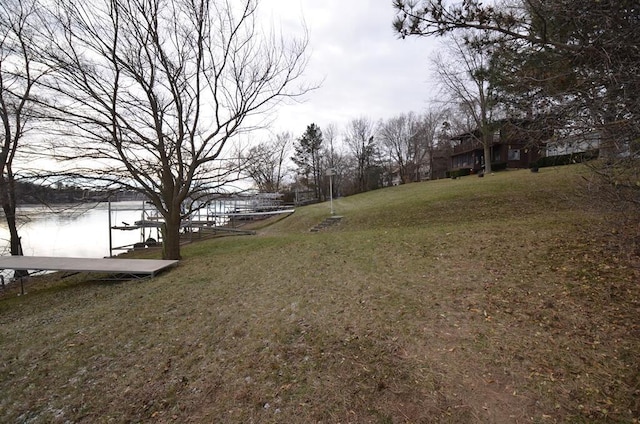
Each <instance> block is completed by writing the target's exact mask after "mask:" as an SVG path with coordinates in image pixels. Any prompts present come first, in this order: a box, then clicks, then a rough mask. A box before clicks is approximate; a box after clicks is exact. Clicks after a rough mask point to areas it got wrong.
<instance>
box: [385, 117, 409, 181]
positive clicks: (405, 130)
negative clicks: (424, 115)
mask: <svg viewBox="0 0 640 424" xmlns="http://www.w3.org/2000/svg"><path fill="white" fill-rule="evenodd" d="M416 121H417V119H416V116H415V115H414V114H413V113H412V112H410V113H408V114H401V115H398V116H395V117H393V118H389V119H388V120H387V121H385V122H383V123H382V125H381V126H380V141H381V143H382V145H383V146H384V148H385V150H386V153H387V155H388V156H389V157H390V159H391V160H392V161H393V162H395V164H396V166H397V167H398V173H399V174H400V182H401V183H402V184H404V183H408V182H410V181H411V178H412V175H411V167H412V165H413V162H412V159H413V158H412V156H413V150H412V148H411V147H412V143H411V140H412V138H413V136H414V135H415V130H416V129H417V125H416Z"/></svg>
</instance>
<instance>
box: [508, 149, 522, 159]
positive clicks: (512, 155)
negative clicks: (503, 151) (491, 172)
mask: <svg viewBox="0 0 640 424" xmlns="http://www.w3.org/2000/svg"><path fill="white" fill-rule="evenodd" d="M509 160H520V149H509Z"/></svg>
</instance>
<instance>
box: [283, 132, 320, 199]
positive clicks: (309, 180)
mask: <svg viewBox="0 0 640 424" xmlns="http://www.w3.org/2000/svg"><path fill="white" fill-rule="evenodd" d="M322 142H323V139H322V130H320V127H318V126H317V125H316V124H310V125H308V126H307V129H306V131H305V132H304V134H303V135H302V137H300V138H299V139H298V143H297V144H296V145H295V154H294V156H293V157H292V158H291V160H293V162H294V163H295V164H296V165H297V167H298V175H299V176H300V177H301V179H302V182H303V184H304V185H305V186H306V187H308V188H309V189H311V190H313V191H314V194H315V196H316V198H317V199H321V198H322V192H321V189H320V187H321V182H322V181H321V178H322V169H321V168H322V164H321V160H320V159H321V155H320V152H321V150H322Z"/></svg>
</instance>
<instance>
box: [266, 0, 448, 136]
mask: <svg viewBox="0 0 640 424" xmlns="http://www.w3.org/2000/svg"><path fill="white" fill-rule="evenodd" d="M260 8H261V9H262V11H261V13H262V14H264V15H266V16H267V17H268V19H271V20H272V21H273V23H274V24H275V25H276V26H280V27H281V28H282V29H283V31H285V32H296V31H297V33H298V34H300V33H301V27H302V25H303V22H304V23H305V24H306V26H307V28H308V31H309V38H310V44H311V45H310V47H311V50H310V51H311V59H310V62H309V65H308V67H307V71H306V78H307V79H308V80H309V81H312V82H313V81H315V82H322V85H321V87H320V88H319V89H317V90H315V91H313V92H311V93H310V94H308V95H307V96H306V101H305V102H304V103H302V104H295V105H290V106H284V107H281V108H280V109H279V110H278V112H277V114H276V117H275V122H274V124H273V128H272V130H273V131H276V132H280V131H290V132H292V133H293V135H294V136H296V137H297V136H299V135H301V134H302V133H303V132H304V130H305V128H306V126H307V125H308V124H310V123H316V124H317V125H319V126H320V127H321V128H322V127H325V126H326V125H328V124H332V123H333V124H335V125H336V126H337V127H338V130H339V131H340V132H342V130H343V128H344V126H345V124H346V123H347V122H349V121H350V120H352V119H354V118H357V117H361V116H366V117H368V118H371V119H373V120H375V121H377V120H378V119H386V118H390V117H392V116H395V115H398V114H400V113H404V112H409V111H414V112H421V111H423V110H424V109H425V108H426V107H427V106H428V104H429V99H431V98H434V97H435V96H436V91H435V90H436V89H435V88H434V85H433V83H431V82H430V79H431V71H430V67H431V65H430V59H429V55H430V54H431V53H432V52H433V51H434V47H435V46H437V45H438V43H439V42H438V41H435V40H432V39H427V38H411V39H406V40H402V39H398V37H397V36H396V35H395V34H394V31H393V29H392V26H391V23H392V21H393V17H394V11H393V7H392V1H391V0H261V3H260Z"/></svg>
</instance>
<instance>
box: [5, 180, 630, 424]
mask: <svg viewBox="0 0 640 424" xmlns="http://www.w3.org/2000/svg"><path fill="white" fill-rule="evenodd" d="M550 172H556V173H557V172H566V173H565V174H561V175H559V176H560V177H561V178H557V176H554V175H552V174H551V173H550ZM576 175H577V172H576V171H575V168H574V170H573V171H571V170H567V171H555V170H554V171H548V172H547V173H545V172H541V173H540V174H537V175H535V174H531V173H510V175H505V176H504V177H503V176H500V175H498V174H496V175H495V176H488V177H487V178H484V179H477V178H476V179H473V180H472V179H470V178H469V179H464V178H463V179H461V181H460V180H457V181H455V182H454V181H444V182H434V183H423V184H414V185H408V186H406V187H401V188H398V189H392V190H389V191H386V190H382V191H379V192H377V193H372V194H367V195H365V196H362V197H360V198H358V196H354V197H353V198H345V199H340V201H338V202H336V206H337V208H341V209H338V211H339V212H340V213H341V214H343V215H344V219H343V221H342V222H341V224H340V226H338V227H335V228H331V229H328V230H327V231H326V232H323V233H316V234H312V233H309V232H308V228H309V227H310V226H312V225H313V224H311V225H308V224H309V223H313V222H314V221H316V220H317V219H318V218H321V217H322V213H321V212H320V211H321V208H323V206H324V205H314V206H312V207H309V208H303V209H300V210H298V211H296V213H295V214H294V215H293V216H291V217H290V218H287V219H285V220H281V221H279V222H277V223H275V224H274V225H273V226H271V227H269V230H268V231H261V233H260V234H259V235H258V236H255V237H230V238H224V239H218V240H210V241H206V242H202V243H198V244H194V245H191V246H189V247H187V248H185V251H184V256H185V259H184V260H183V261H182V262H181V263H180V266H179V267H178V268H176V269H175V270H172V271H171V272H169V273H167V274H164V275H161V276H159V277H157V278H155V279H153V280H148V281H143V282H128V283H119V284H113V283H99V282H90V281H82V280H78V281H76V282H74V283H71V282H67V283H62V282H55V281H52V282H49V283H47V284H48V285H47V286H46V289H44V288H42V289H38V287H40V286H38V287H36V286H35V285H34V286H32V288H31V290H30V292H29V294H28V295H27V296H24V297H16V296H8V297H5V298H4V299H1V300H0V340H1V341H2V351H1V352H0V392H1V393H3V396H1V397H0V411H1V412H0V421H3V422H35V423H40V422H41V423H44V422H81V423H82V422H86V423H89V422H92V423H93V422H163V423H164V422H194V423H195V422H300V423H308V422H316V423H320V422H322V423H334V422H336V423H337V422H343V423H347V422H352V423H405V422H406V423H417V422H446V423H474V422H475V423H487V422H495V423H502V422H521V423H524V422H541V423H547V422H601V423H605V422H633V421H634V420H637V418H638V416H640V405H639V403H638V400H637V399H639V398H640V396H639V395H640V392H639V391H638V390H639V387H640V386H639V383H640V381H639V379H638V375H639V371H640V370H639V369H638V364H639V363H640V362H639V360H640V353H639V352H640V342H639V341H640V337H639V336H640V326H639V322H638V317H639V316H640V314H639V313H640V288H639V287H638V284H637V282H638V281H640V275H639V269H638V268H637V266H636V265H635V262H634V261H635V260H636V259H635V256H634V255H633V254H632V252H629V251H628V249H625V244H624V243H622V244H621V243H620V240H621V238H620V235H621V234H623V233H627V232H629V231H631V230H630V229H624V228H620V227H618V226H615V225H613V224H612V221H611V218H614V216H613V215H611V214H609V213H608V212H606V213H605V212H604V211H598V210H597V209H593V208H591V207H589V205H590V204H591V203H593V202H585V201H584V200H583V198H581V197H573V195H572V187H573V186H572V185H571V184H569V182H568V181H572V180H573V181H574V182H575V181H577V179H576ZM507 177H509V178H507ZM552 177H553V178H552ZM554 181H560V182H561V183H557V184H555V183H554ZM412 186H413V187H412ZM514 186H515V187H516V188H513V187H514ZM518 187H519V188H518ZM449 191H451V192H449ZM554 191H555V193H556V194H555V195H553V193H554ZM545 193H546V196H547V197H544V196H545ZM376 196H377V197H376ZM466 196H472V197H471V198H472V199H473V201H471V200H470V201H469V202H467V203H465V201H464V198H465V197H466ZM376 199H377V201H376ZM389 202H392V203H393V205H394V210H393V211H392V212H389V207H388V206H389ZM367 222H369V223H370V224H369V225H367V224H366V223H367ZM305 228H306V229H307V230H305ZM42 287H44V286H42Z"/></svg>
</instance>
